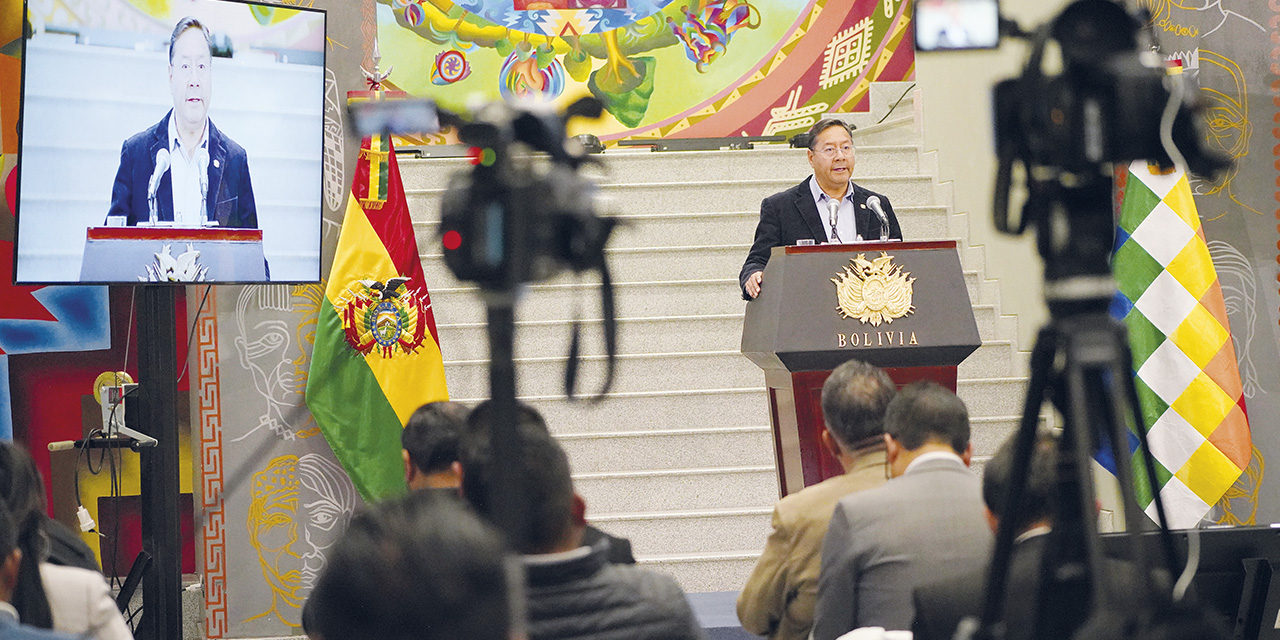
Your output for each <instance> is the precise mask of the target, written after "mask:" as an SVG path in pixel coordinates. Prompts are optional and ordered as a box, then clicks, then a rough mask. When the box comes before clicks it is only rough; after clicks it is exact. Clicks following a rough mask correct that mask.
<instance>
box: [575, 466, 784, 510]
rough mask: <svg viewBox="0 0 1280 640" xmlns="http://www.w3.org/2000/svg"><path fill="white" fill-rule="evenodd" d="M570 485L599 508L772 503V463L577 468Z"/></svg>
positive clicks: (592, 506)
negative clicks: (584, 470) (598, 470)
mask: <svg viewBox="0 0 1280 640" xmlns="http://www.w3.org/2000/svg"><path fill="white" fill-rule="evenodd" d="M573 477H574V486H575V487H576V488H577V490H578V492H579V493H581V494H582V496H583V498H584V499H585V500H586V503H587V508H588V509H589V510H590V511H591V512H593V513H597V514H608V513H612V512H625V513H630V512H635V511H693V510H700V509H729V508H740V507H744V506H748V507H750V506H763V505H769V504H773V502H774V501H775V500H777V497H778V477H777V474H776V473H775V472H774V467H773V465H771V464H770V465H751V466H740V467H711V468H701V469H669V470H662V471H619V472H608V473H575V474H574V476H573Z"/></svg>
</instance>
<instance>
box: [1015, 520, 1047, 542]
mask: <svg viewBox="0 0 1280 640" xmlns="http://www.w3.org/2000/svg"><path fill="white" fill-rule="evenodd" d="M1049 531H1051V529H1050V528H1049V526H1048V525H1041V526H1039V527H1031V528H1030V529H1027V530H1026V531H1023V532H1022V533H1020V534H1018V537H1016V538H1014V539H1013V543H1014V544H1022V543H1023V542H1026V541H1027V540H1030V539H1032V538H1035V537H1037V536H1043V535H1047V534H1048V533H1049Z"/></svg>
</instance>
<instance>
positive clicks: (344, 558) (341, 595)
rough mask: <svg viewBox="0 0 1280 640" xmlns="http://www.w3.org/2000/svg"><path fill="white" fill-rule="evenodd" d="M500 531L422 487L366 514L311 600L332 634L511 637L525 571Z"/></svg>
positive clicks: (440, 639)
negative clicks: (518, 569)
mask: <svg viewBox="0 0 1280 640" xmlns="http://www.w3.org/2000/svg"><path fill="white" fill-rule="evenodd" d="M510 566H512V565H511V559H510V558H509V555H508V553H507V551H506V549H505V548H504V546H503V544H502V542H501V540H500V538H499V537H498V535H497V534H496V533H495V532H494V531H493V530H491V529H490V528H489V527H488V526H486V525H485V524H484V523H483V522H481V521H480V519H479V518H477V517H476V516H475V515H474V514H472V513H471V512H470V511H469V510H468V509H467V508H466V507H465V506H464V505H462V504H461V503H460V502H458V501H457V500H451V499H449V498H448V497H446V496H441V495H439V494H437V493H435V492H431V491H418V492H414V493H411V494H409V495H408V496H405V497H403V498H400V499H395V500H390V501H387V502H383V503H381V504H378V505H376V506H375V507H373V508H372V509H370V510H368V511H366V512H364V513H361V514H358V515H356V517H355V518H353V519H352V520H351V525H350V526H349V527H348V528H347V531H346V533H345V534H344V535H343V537H342V538H341V539H340V540H339V541H338V543H337V544H335V545H334V546H333V548H332V549H331V550H330V553H329V562H328V565H327V566H326V567H325V570H324V572H323V573H322V574H321V575H320V579H319V581H318V582H317V583H316V587H315V589H314V590H313V591H312V594H311V600H310V601H309V602H308V603H307V616H306V617H307V622H308V632H309V633H311V634H312V637H316V638H325V639H326V640H411V639H417V638H432V639H433V640H509V638H512V637H513V626H516V625H513V622H512V621H513V620H514V619H515V618H514V617H513V615H512V611H513V609H515V608H518V607H520V606H521V599H520V597H518V596H517V595H516V594H519V591H518V589H519V588H520V580H519V579H518V577H517V575H518V574H516V572H515V571H513V570H512V569H509V567H510Z"/></svg>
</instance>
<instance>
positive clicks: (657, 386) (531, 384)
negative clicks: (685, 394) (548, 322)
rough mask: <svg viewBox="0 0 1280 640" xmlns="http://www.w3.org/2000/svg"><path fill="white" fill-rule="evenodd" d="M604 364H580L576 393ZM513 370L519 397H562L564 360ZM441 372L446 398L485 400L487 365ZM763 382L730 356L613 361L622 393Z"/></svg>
mask: <svg viewBox="0 0 1280 640" xmlns="http://www.w3.org/2000/svg"><path fill="white" fill-rule="evenodd" d="M605 364H606V363H605V358H604V356H584V357H582V358H580V361H579V366H578V378H579V385H580V388H582V389H585V390H590V389H594V388H596V387H597V386H598V384H599V383H600V382H601V381H603V379H604V372H605V368H606V367H605ZM515 365H516V388H517V392H518V393H519V394H521V395H531V396H543V395H554V394H557V393H563V392H564V382H563V381H564V366H565V363H564V358H563V357H546V358H520V359H517V360H516V363H515ZM444 371H445V376H446V377H447V378H448V383H449V395H451V396H467V397H474V396H480V395H486V394H487V391H488V389H489V361H488V360H458V361H446V362H445V363H444ZM763 381H764V375H763V374H762V373H761V372H760V369H759V368H758V367H756V365H755V364H753V363H752V362H751V361H750V360H748V359H747V358H746V357H744V356H743V355H742V354H741V353H738V352H734V351H706V352H700V353H644V354H623V355H620V356H618V358H617V366H616V376H615V378H614V389H615V390H617V391H621V392H627V391H668V390H677V389H705V388H707V387H708V386H709V385H717V386H730V387H745V386H749V385H751V384H753V383H763Z"/></svg>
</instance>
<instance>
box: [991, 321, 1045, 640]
mask: <svg viewBox="0 0 1280 640" xmlns="http://www.w3.org/2000/svg"><path fill="white" fill-rule="evenodd" d="M1059 338H1060V336H1059V334H1058V332H1057V330H1056V329H1055V328H1054V327H1053V325H1049V326H1046V327H1044V328H1043V329H1041V330H1040V333H1039V335H1037V336H1036V342H1035V346H1034V347H1033V348H1032V350H1031V361H1030V365H1031V376H1030V380H1029V381H1028V383H1027V395H1026V399H1025V400H1024V402H1023V406H1022V420H1021V422H1019V426H1018V433H1017V434H1016V438H1017V440H1016V442H1015V445H1014V447H1015V453H1014V456H1013V464H1012V467H1011V468H1010V474H1009V477H1010V478H1012V482H1011V483H1010V486H1009V492H1008V495H1006V496H1005V500H1004V505H1003V511H1002V513H1005V514H1013V513H1015V512H1016V511H1017V510H1018V505H1019V504H1021V503H1022V496H1023V494H1024V493H1025V491H1026V483H1027V476H1028V474H1029V471H1030V468H1031V456H1032V453H1033V451H1034V450H1035V444H1036V431H1037V428H1038V427H1039V423H1040V408H1041V407H1042V406H1043V405H1044V400H1045V397H1046V393H1047V392H1048V391H1049V389H1050V388H1051V387H1052V381H1053V362H1054V359H1055V358H1056V357H1057V354H1058V351H1059ZM1014 521H1015V519H1014V518H1002V519H1001V522H1000V528H999V530H998V531H997V532H996V543H995V549H994V550H993V551H992V558H991V567H990V570H989V572H988V574H987V590H986V594H987V596H986V600H985V602H984V604H983V608H982V618H981V624H980V625H979V627H978V629H977V630H976V631H975V632H974V634H973V636H974V637H975V638H998V637H1003V635H1004V634H1003V632H998V631H997V630H996V627H997V626H998V625H1002V624H1003V623H1004V600H1005V598H1004V594H1005V590H1006V582H1007V580H1008V573H1009V562H1010V559H1011V558H1012V556H1013V541H1014V537H1015V536H1016V535H1017V533H1018V532H1016V531H1014V530H1013V523H1014Z"/></svg>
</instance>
